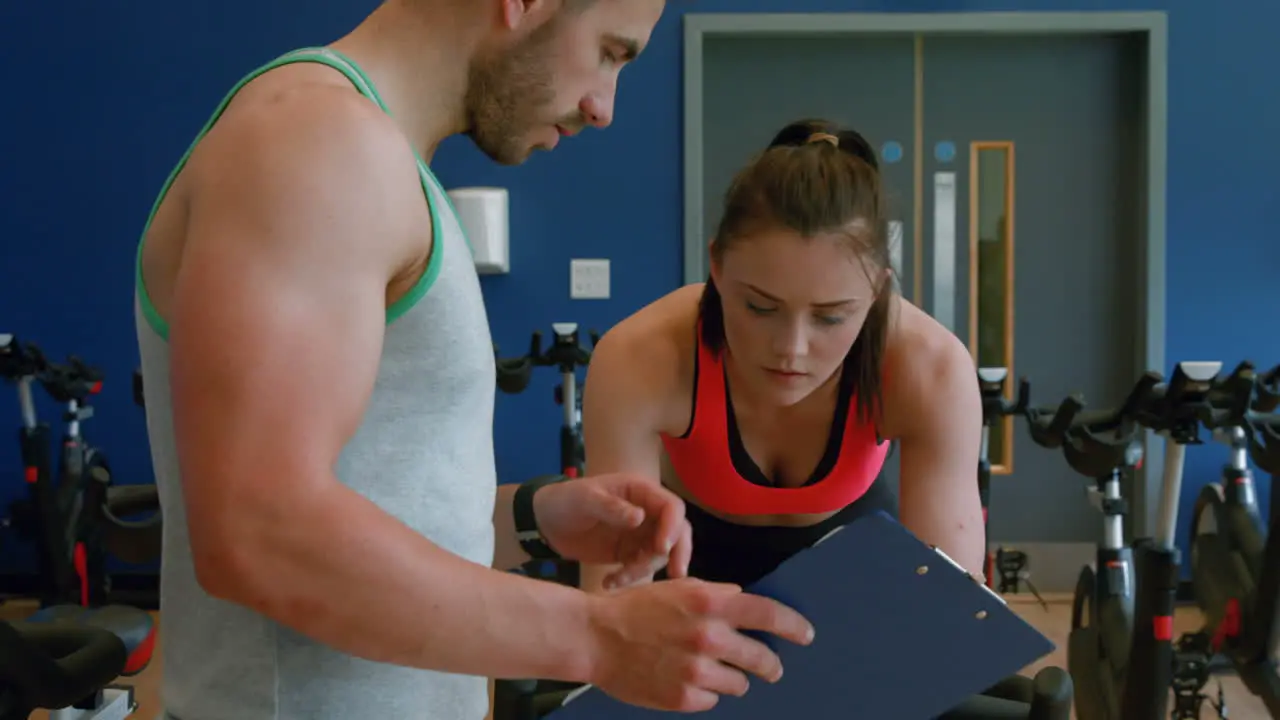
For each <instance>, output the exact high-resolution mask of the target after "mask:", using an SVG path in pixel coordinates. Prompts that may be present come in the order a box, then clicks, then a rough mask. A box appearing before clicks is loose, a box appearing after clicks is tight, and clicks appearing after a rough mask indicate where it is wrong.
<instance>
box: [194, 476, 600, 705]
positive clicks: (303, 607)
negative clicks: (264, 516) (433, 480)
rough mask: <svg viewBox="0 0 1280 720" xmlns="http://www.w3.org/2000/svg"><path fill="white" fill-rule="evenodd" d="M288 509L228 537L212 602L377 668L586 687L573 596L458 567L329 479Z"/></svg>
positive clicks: (581, 601) (586, 631)
mask: <svg viewBox="0 0 1280 720" xmlns="http://www.w3.org/2000/svg"><path fill="white" fill-rule="evenodd" d="M288 512H289V517H288V518H277V519H276V521H275V522H265V521H264V522H261V523H254V526H253V527H251V528H250V529H249V532H247V533H246V534H245V535H242V536H241V537H240V538H239V539H238V541H237V545H238V546H239V547H241V548H243V552H240V553H234V552H233V553H232V554H233V555H234V556H236V557H237V558H238V560H236V561H228V562H229V563H230V564H231V566H233V567H236V569H235V570H233V571H229V572H226V573H224V574H223V575H224V578H225V579H224V580H222V581H221V582H219V583H218V586H217V587H216V588H215V589H216V590H217V591H218V592H217V594H218V595H219V596H221V597H223V598H224V599H226V600H229V601H231V602H237V603H240V604H243V605H246V606H249V607H250V608H252V609H254V610H256V611H258V612H261V613H262V614H264V615H266V616H267V617H270V618H272V619H274V620H276V621H277V622H280V623H282V624H284V625H286V626H289V627H292V628H294V629H295V630H297V631H298V632H301V633H302V634H304V635H307V636H309V637H311V638H314V639H315V640H317V641H319V642H322V643H325V644H327V645H329V646H331V647H334V648H336V649H338V650H341V651H343V652H346V653H350V654H352V655H355V656H358V657H362V658H366V659H369V660H373V661H377V662H385V663H392V664H397V665H404V666H410V667H418V668H424V669H433V670H441V671H446V672H454V673H461V674H469V675H481V676H489V677H497V678H508V677H511V678H517V677H542V678H551V679H561V680H566V681H571V682H588V681H589V677H588V676H589V673H590V667H591V662H592V661H591V657H590V656H591V655H592V653H593V647H592V642H593V639H592V636H591V632H590V620H589V617H588V612H587V604H588V600H587V595H586V594H585V593H583V592H582V591H580V590H577V589H574V588H568V587H563V586H560V585H556V584H554V583H548V582H539V581H537V580H531V579H529V578H525V577H521V576H519V575H515V574H512V573H505V572H497V571H495V570H493V569H492V568H488V567H484V566H482V565H477V564H475V563H472V562H469V561H467V560H465V559H464V558H461V557H459V556H457V555H454V554H452V553H450V552H448V551H446V550H444V549H442V548H440V547H438V546H436V545H435V544H433V543H431V542H430V541H428V540H427V539H426V538H425V537H423V536H422V535H420V534H418V533H416V532H414V531H413V530H411V529H410V528H408V527H406V526H405V525H403V524H402V523H400V522H398V521H397V520H396V519H395V518H393V517H391V516H390V515H388V514H387V513H385V512H383V511H382V509H380V508H379V507H377V506H376V505H374V504H373V503H372V502H370V501H369V500H368V499H366V498H364V497H363V496H361V495H359V494H357V493H355V492H353V491H351V490H350V489H348V488H346V487H345V486H342V485H340V484H339V483H337V482H335V483H334V487H333V489H332V490H331V491H328V492H323V493H315V494H313V496H312V497H310V498H308V499H307V500H306V501H305V502H304V503H303V504H302V505H301V506H299V505H298V504H296V503H295V504H293V505H292V506H291V507H290V508H289V511H288ZM237 566H238V567H237Z"/></svg>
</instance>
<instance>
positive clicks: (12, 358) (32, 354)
mask: <svg viewBox="0 0 1280 720" xmlns="http://www.w3.org/2000/svg"><path fill="white" fill-rule="evenodd" d="M47 365H48V361H46V360H45V357H44V353H43V352H42V351H41V350H40V348H39V347H38V346H37V345H36V344H35V343H31V342H26V343H24V342H22V341H21V340H19V339H18V336H17V335H13V334H11V333H0V377H2V378H4V379H5V380H20V379H22V378H24V377H35V376H37V375H39V374H40V373H42V372H44V370H45V367H46V366H47Z"/></svg>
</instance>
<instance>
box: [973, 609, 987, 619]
mask: <svg viewBox="0 0 1280 720" xmlns="http://www.w3.org/2000/svg"><path fill="white" fill-rule="evenodd" d="M974 617H976V618H978V619H979V620H986V619H987V611H986V610H979V611H978V612H977V613H975V614H974Z"/></svg>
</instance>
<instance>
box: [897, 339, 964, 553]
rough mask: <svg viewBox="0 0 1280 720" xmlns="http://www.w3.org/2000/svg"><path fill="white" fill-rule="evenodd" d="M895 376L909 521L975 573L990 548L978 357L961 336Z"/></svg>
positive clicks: (932, 347)
mask: <svg viewBox="0 0 1280 720" xmlns="http://www.w3.org/2000/svg"><path fill="white" fill-rule="evenodd" d="M927 344H928V345H929V348H928V349H927V350H926V351H923V352H920V353H919V354H917V355H916V356H915V359H914V360H913V361H912V362H913V364H915V365H916V367H915V368H913V369H912V370H911V372H910V377H909V378H904V380H905V382H902V383H894V386H895V387H894V389H893V390H892V391H891V392H893V394H894V400H895V404H896V405H897V409H896V410H895V412H896V413H898V416H899V418H900V422H899V424H900V425H902V426H903V427H904V432H903V434H902V436H901V441H902V455H901V476H902V477H901V480H900V483H899V485H900V494H901V501H900V507H899V514H900V516H901V519H902V524H903V525H904V526H905V527H907V528H908V529H910V530H911V531H912V532H913V533H915V534H916V536H918V537H919V538H920V539H921V540H923V541H924V542H927V543H930V544H932V545H935V546H937V547H938V548H940V549H941V550H942V551H943V552H945V553H947V555H949V556H950V557H951V559H953V560H955V561H956V562H957V563H959V564H960V565H961V566H962V567H964V568H965V569H966V570H968V571H969V572H970V573H971V574H973V575H974V576H975V577H981V576H982V574H983V572H984V570H983V566H984V563H983V560H984V558H985V556H986V549H985V544H986V537H985V533H984V529H983V522H982V503H981V501H980V499H979V497H978V480H977V474H976V473H977V469H978V455H979V450H980V445H981V441H982V397H981V395H980V393H979V392H978V381H977V374H976V372H975V371H974V366H973V359H972V358H971V357H970V355H969V353H968V351H967V350H966V349H965V347H964V346H963V345H962V344H961V343H960V342H959V341H958V340H957V339H955V337H953V336H948V337H947V338H945V339H942V340H939V341H936V342H933V341H929V342H928V343H927Z"/></svg>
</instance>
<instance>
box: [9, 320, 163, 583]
mask: <svg viewBox="0 0 1280 720" xmlns="http://www.w3.org/2000/svg"><path fill="white" fill-rule="evenodd" d="M0 377H3V378H5V379H6V380H10V381H13V382H14V383H15V384H16V385H17V388H18V402H19V407H20V409H21V412H22V429H21V431H20V435H19V443H20V453H21V459H22V462H23V467H24V480H25V481H26V484H27V487H28V499H27V500H26V501H25V502H22V501H20V502H19V503H16V504H15V505H16V507H15V508H14V515H15V523H14V524H15V525H16V526H17V529H18V530H19V533H20V534H23V535H26V536H27V537H28V538H30V539H32V540H34V542H35V544H36V547H37V552H38V560H39V567H40V572H39V577H40V586H39V589H38V590H37V593H36V598H37V600H38V601H39V603H40V606H41V607H49V606H53V605H60V604H78V605H81V606H84V607H99V606H102V605H105V604H106V603H107V602H108V601H109V598H110V594H111V577H110V575H109V574H108V573H107V571H106V561H107V557H108V556H109V555H110V556H114V557H116V558H118V559H121V560H124V561H126V562H132V563H139V564H140V563H146V562H149V561H151V560H154V559H155V558H156V557H158V556H159V554H160V520H159V498H158V496H157V493H156V489H155V486H154V485H147V486H117V485H114V484H113V478H112V474H111V466H110V464H109V462H108V461H107V458H106V456H105V455H104V454H103V453H102V451H101V450H100V449H98V448H97V447H95V446H93V445H91V444H89V443H88V442H86V441H85V439H84V437H83V435H82V432H81V431H82V426H83V424H84V423H85V422H86V421H87V420H89V419H90V418H91V417H93V406H92V405H91V404H90V399H91V398H92V397H93V396H94V395H96V394H98V392H100V391H101V389H102V381H103V377H102V374H101V373H100V372H99V371H98V370H97V369H95V368H92V367H90V366H88V365H86V364H85V363H83V362H82V361H81V360H79V359H78V358H75V357H74V356H73V357H71V358H70V359H69V360H68V362H67V363H65V364H58V363H52V362H49V361H48V360H47V359H46V358H45V357H44V354H43V353H42V352H41V351H40V349H39V347H37V346H35V345H33V344H31V343H22V342H20V341H19V340H18V339H17V338H15V337H14V336H13V335H8V334H6V335H0ZM36 384H39V385H40V386H41V387H42V388H43V389H44V390H45V391H46V393H48V394H49V396H50V397H52V398H53V399H54V400H55V401H57V402H59V403H61V404H63V405H65V407H66V411H65V412H64V415H63V418H64V420H65V421H66V423H67V425H66V430H65V431H64V434H63V437H62V442H61V444H60V448H61V454H60V458H59V459H60V463H59V465H58V467H57V469H56V473H57V474H56V477H55V468H54V464H53V458H52V454H51V452H50V442H51V440H52V433H51V430H50V428H49V426H48V424H46V423H43V422H41V421H40V420H39V418H38V417H37V413H36V407H35V401H34V398H33V397H32V386H33V385H36ZM139 515H142V516H145V518H144V519H142V520H137V521H134V520H128V519H126V518H130V517H135V516H139Z"/></svg>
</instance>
